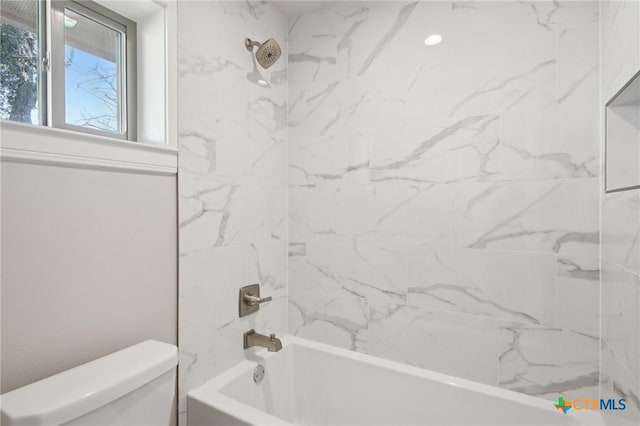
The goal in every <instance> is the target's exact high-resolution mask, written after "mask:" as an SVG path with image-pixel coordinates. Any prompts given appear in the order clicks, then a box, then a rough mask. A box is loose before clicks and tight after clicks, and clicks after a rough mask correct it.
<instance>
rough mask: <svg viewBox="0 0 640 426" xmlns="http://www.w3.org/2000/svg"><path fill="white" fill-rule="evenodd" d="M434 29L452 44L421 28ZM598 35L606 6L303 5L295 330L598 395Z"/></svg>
mask: <svg viewBox="0 0 640 426" xmlns="http://www.w3.org/2000/svg"><path fill="white" fill-rule="evenodd" d="M431 32H433V33H440V34H442V36H443V42H442V44H440V45H437V46H434V47H431V48H429V47H426V46H425V45H424V44H423V40H424V38H425V37H426V36H427V35H429V34H430V33H431ZM470 33H472V34H474V36H473V37H469V36H468V34H470ZM598 33H599V10H598V5H597V3H595V2H333V3H330V4H326V5H319V7H318V8H316V9H314V10H311V11H309V12H306V13H304V14H302V15H300V16H297V17H295V18H292V19H291V20H290V23H289V93H288V119H289V133H288V143H289V147H288V151H289V158H288V164H289V175H288V186H289V227H288V229H289V231H288V232H289V241H288V243H289V283H290V284H289V329H290V332H291V333H294V334H297V335H299V336H303V337H307V338H312V339H316V340H319V341H323V342H328V343H332V344H335V345H339V346H342V347H346V348H350V349H353V350H358V351H362V352H368V353H371V354H374V355H379V356H384V357H388V358H391V359H395V360H398V361H402V362H406V363H409V364H413V365H419V366H421V367H425V368H432V369H435V370H439V371H443V372H446V373H449V374H453V375H458V376H462V377H467V378H471V379H473V380H479V381H482V382H485V383H490V384H494V385H500V386H503V387H506V388H509V389H514V390H517V391H520V392H525V393H529V394H535V395H540V396H543V397H548V398H553V397H557V395H555V394H554V393H555V392H558V391H560V390H562V391H563V392H565V393H567V394H571V392H574V393H580V392H586V393H588V394H590V395H596V394H597V388H598V351H599V348H598V337H599V336H598V334H599V326H598V321H599V318H598V315H597V311H596V312H594V309H595V310H597V309H598V307H599V273H600V271H599V262H598V259H599V243H600V241H599V233H600V229H599V213H598V203H599V185H600V182H599V177H600V173H599V164H600V162H599V146H598V143H599V140H598V124H597V122H598V119H599V108H598V96H599V93H598V82H599V72H600V70H599V60H598V54H599V52H598ZM568 293H569V294H571V297H570V298H567V297H566V295H567V294H568ZM469 345H470V346H472V347H473V348H474V351H476V352H477V354H478V356H477V357H475V358H474V360H473V362H471V361H470V360H469V359H468V357H465V356H464V355H463V354H464V353H465V349H464V348H467V347H469ZM496 348H499V350H498V349H496ZM573 355H575V357H576V359H575V360H572V359H571V357H572V356H573Z"/></svg>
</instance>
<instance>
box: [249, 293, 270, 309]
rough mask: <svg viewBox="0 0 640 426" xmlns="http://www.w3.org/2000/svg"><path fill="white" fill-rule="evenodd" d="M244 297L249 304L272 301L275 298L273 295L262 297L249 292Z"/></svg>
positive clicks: (254, 304)
mask: <svg viewBox="0 0 640 426" xmlns="http://www.w3.org/2000/svg"><path fill="white" fill-rule="evenodd" d="M243 299H244V303H246V304H247V305H249V306H256V305H259V304H261V303H264V302H271V301H272V300H273V298H272V297H271V296H269V297H263V298H262V299H261V298H259V297H258V296H254V295H253V294H249V293H247V294H245V295H244V297H243Z"/></svg>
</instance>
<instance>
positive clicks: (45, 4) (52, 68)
mask: <svg viewBox="0 0 640 426" xmlns="http://www.w3.org/2000/svg"><path fill="white" fill-rule="evenodd" d="M33 1H34V3H36V5H37V16H36V23H35V24H36V25H35V30H36V37H37V47H38V52H37V61H36V63H37V70H36V76H37V105H38V114H37V123H26V124H29V125H36V126H44V127H50V128H58V129H66V130H71V131H76V132H80V133H89V134H92V135H97V136H105V137H109V138H115V139H120V140H127V141H131V142H137V139H138V125H137V118H138V117H137V115H138V114H137V106H138V105H137V104H138V99H137V94H138V90H137V28H136V23H135V22H134V21H132V20H130V19H128V18H126V17H124V16H122V15H120V14H118V13H116V12H114V11H112V10H110V9H108V8H106V7H104V6H102V5H100V4H98V3H96V2H93V1H91V0H33ZM65 9H70V10H72V11H73V12H75V13H77V14H79V15H82V16H84V17H86V18H87V19H90V20H93V21H95V22H97V23H99V24H101V25H104V26H105V27H107V28H110V29H113V30H114V31H117V32H119V33H120V34H121V46H120V49H119V54H120V62H121V63H120V66H119V70H118V74H119V75H118V85H119V86H120V87H119V88H118V92H119V93H118V98H119V104H120V105H119V111H118V121H119V127H120V129H119V131H118V132H110V131H107V130H100V129H94V128H91V127H85V126H81V125H75V124H68V123H67V122H66V104H65V95H66V93H65V92H66V86H65V41H66V40H65V26H64V16H65V15H64V14H65ZM0 121H1V122H10V120H5V119H2V120H0Z"/></svg>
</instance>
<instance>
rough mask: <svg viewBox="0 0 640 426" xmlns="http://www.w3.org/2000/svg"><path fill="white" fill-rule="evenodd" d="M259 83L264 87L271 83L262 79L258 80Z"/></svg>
mask: <svg viewBox="0 0 640 426" xmlns="http://www.w3.org/2000/svg"><path fill="white" fill-rule="evenodd" d="M258 84H259V85H260V86H262V87H267V86H268V85H269V83H267V82H266V81H265V80H262V79H260V80H258Z"/></svg>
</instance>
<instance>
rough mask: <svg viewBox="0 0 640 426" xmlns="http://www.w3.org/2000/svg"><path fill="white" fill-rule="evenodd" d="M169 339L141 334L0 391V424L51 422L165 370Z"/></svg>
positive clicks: (173, 354)
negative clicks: (124, 345) (51, 373)
mask: <svg viewBox="0 0 640 426" xmlns="http://www.w3.org/2000/svg"><path fill="white" fill-rule="evenodd" d="M177 363H178V349H177V348H176V347H175V346H174V345H170V344H168V343H163V342H158V341H155V340H147V341H144V342H141V343H138V344H136V345H133V346H130V347H128V348H125V349H122V350H120V351H118V352H114V353H112V354H109V355H107V356H105V357H102V358H99V359H97V360H95V361H91V362H88V363H86V364H83V365H80V366H78V367H75V368H72V369H70V370H67V371H63V372H62V373H59V374H56V375H54V376H51V377H48V378H46V379H42V380H40V381H37V382H34V383H31V384H29V385H26V386H24V387H21V388H19V389H16V390H13V391H11V392H8V393H6V394H4V395H1V396H0V407H1V408H0V410H1V411H2V424H3V425H22V424H29V425H57V424H61V423H65V422H68V421H70V420H72V419H75V418H77V417H80V416H82V415H84V414H86V413H89V412H91V411H93V410H95V409H97V408H100V407H101V406H103V405H106V404H108V403H110V402H112V401H114V400H116V399H118V398H120V397H122V396H124V395H126V394H128V393H129V392H131V391H133V390H135V389H137V388H139V387H140V386H142V385H144V384H146V383H148V382H150V381H152V380H153V379H155V378H157V377H159V376H161V375H162V374H164V373H166V372H167V371H169V370H171V369H172V368H174V367H175V366H176V364H177Z"/></svg>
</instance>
